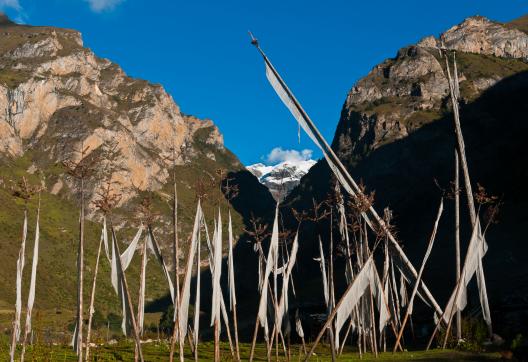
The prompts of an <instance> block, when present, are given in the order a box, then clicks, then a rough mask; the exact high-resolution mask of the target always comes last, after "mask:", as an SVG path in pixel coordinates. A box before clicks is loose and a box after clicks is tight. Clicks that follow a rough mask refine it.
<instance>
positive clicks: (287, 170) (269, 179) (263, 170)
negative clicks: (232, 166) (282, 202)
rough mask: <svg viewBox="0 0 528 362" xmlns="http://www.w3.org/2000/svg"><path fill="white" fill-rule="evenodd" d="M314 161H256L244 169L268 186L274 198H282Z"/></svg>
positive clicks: (297, 182)
mask: <svg viewBox="0 0 528 362" xmlns="http://www.w3.org/2000/svg"><path fill="white" fill-rule="evenodd" d="M315 163H316V161H314V160H286V161H283V162H280V163H278V164H276V165H273V166H269V165H265V164H263V163H256V164H254V165H250V166H247V167H246V169H247V170H248V171H249V172H251V173H252V174H253V175H255V177H257V178H258V179H259V181H260V183H262V184H263V185H265V186H266V187H268V189H269V190H270V191H271V194H272V195H273V197H275V199H283V198H284V197H285V196H286V195H288V193H289V192H290V191H291V190H292V189H293V188H294V187H295V186H297V185H298V184H299V182H300V181H301V178H302V177H303V176H304V175H306V174H307V173H308V171H309V170H310V168H311V167H312V166H313V165H315Z"/></svg>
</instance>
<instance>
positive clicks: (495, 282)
mask: <svg viewBox="0 0 528 362" xmlns="http://www.w3.org/2000/svg"><path fill="white" fill-rule="evenodd" d="M527 24H528V21H527V18H526V17H525V18H521V19H519V20H516V21H514V22H512V23H509V24H500V23H497V22H493V21H490V20H487V19H485V18H482V17H472V18H468V19H466V20H465V21H464V22H462V23H461V24H459V25H457V26H454V27H453V28H451V29H449V30H447V31H446V32H445V33H443V34H441V35H440V36H439V37H432V36H431V37H426V38H424V39H423V40H422V41H420V42H419V43H418V44H416V45H411V46H406V47H404V48H402V49H401V50H399V51H398V53H397V55H396V56H395V57H394V58H392V59H387V60H386V61H384V62H383V63H381V64H379V65H377V66H375V67H374V68H373V69H372V71H371V72H370V73H369V74H368V75H367V76H366V77H364V78H363V79H361V80H359V81H358V82H357V84H355V85H354V86H353V87H352V89H351V90H350V92H349V94H348V95H347V97H346V101H345V103H344V105H343V109H342V114H341V119H340V120H339V124H338V126H337V130H336V134H335V137H334V140H333V143H332V147H333V148H334V150H336V152H337V153H338V155H339V156H340V158H341V160H342V161H343V163H344V164H345V165H346V166H347V167H348V169H349V171H350V173H351V174H352V176H353V177H354V178H355V179H356V180H357V181H358V182H359V181H364V183H365V184H366V186H367V191H369V192H370V191H373V190H374V191H375V192H376V193H375V196H376V198H375V207H376V209H377V210H378V211H379V212H381V211H382V210H383V209H384V208H385V207H390V208H391V209H392V210H393V215H394V220H393V222H394V224H395V225H396V230H397V235H398V238H399V239H400V240H401V241H402V242H403V245H404V248H405V250H406V252H407V254H408V255H409V256H410V258H411V260H413V262H414V264H419V261H420V260H421V257H422V256H423V250H424V244H423V243H424V242H425V240H427V238H428V236H429V234H430V231H431V227H432V223H433V218H434V215H435V212H436V208H437V207H438V202H439V199H440V197H441V195H442V190H441V189H440V188H445V189H448V188H449V187H450V182H451V181H452V180H453V177H454V144H455V143H454V129H453V118H452V113H451V108H450V107H451V105H450V101H449V95H448V82H447V77H446V67H445V57H443V56H442V55H441V53H440V51H439V49H438V48H439V47H446V48H448V49H450V50H454V51H456V59H457V64H458V74H459V80H460V88H461V122H462V131H463V133H464V137H465V141H466V152H467V156H468V163H469V168H470V173H471V178H472V183H473V185H475V186H474V187H476V184H477V183H480V184H481V185H483V186H484V187H485V188H486V189H487V190H488V192H490V193H492V194H495V195H498V196H499V197H501V200H502V202H503V204H502V208H501V216H500V221H499V223H498V224H497V225H492V227H491V228H490V230H489V231H488V234H487V239H488V242H489V245H490V249H489V252H488V254H487V255H486V260H485V262H484V264H485V268H486V272H487V274H486V276H487V280H488V293H489V294H490V300H491V304H492V309H493V317H494V318H495V321H496V323H497V324H496V325H499V326H501V325H502V326H504V325H505V324H508V323H510V324H509V327H508V328H509V329H508V330H510V331H511V330H521V329H522V328H521V327H520V325H519V324H516V325H515V326H514V327H512V323H513V324H515V323H517V322H512V321H515V320H520V319H519V318H520V317H519V314H517V315H516V316H513V317H512V314H508V313H509V312H508V313H499V312H498V311H500V310H501V308H503V307H505V306H508V307H507V308H513V309H509V310H510V311H511V310H514V309H515V310H516V312H515V313H521V314H522V313H524V315H526V310H528V304H527V303H526V300H527V299H526V298H527V296H528V290H527V289H526V285H527V284H526V275H528V274H527V273H528V271H527V268H526V264H525V263H524V262H523V261H522V258H519V257H518V255H522V254H525V253H526V243H525V231H524V229H525V228H526V226H527V225H528V220H527V219H526V212H525V210H524V204H525V203H526V202H527V201H528V193H527V192H526V187H525V186H523V185H525V184H526V182H528V173H527V172H526V168H525V167H522V166H520V165H525V164H527V163H528V156H527V155H528V154H527V153H526V152H525V151H524V149H525V137H526V134H527V132H528V126H527V123H526V122H525V120H526V114H528V113H527V112H528V109H527V105H526V102H525V99H526V97H527V96H528V57H527V55H528V43H527V39H528V35H527V33H525V32H524V31H526V30H527V26H526V25H527ZM519 29H521V30H523V31H521V30H519ZM449 53H450V56H453V52H449ZM331 175H332V174H331V171H330V170H329V168H328V166H327V165H326V163H325V161H324V160H323V161H321V162H319V163H318V164H317V165H315V166H314V167H313V168H312V169H311V170H310V171H309V173H308V174H307V175H306V176H305V177H304V178H303V180H302V181H301V183H300V185H299V186H298V187H297V188H296V189H295V190H293V191H292V193H291V194H290V196H288V198H287V199H286V200H285V202H284V203H283V205H288V206H291V207H292V208H295V209H296V210H297V211H302V210H308V211H309V210H310V209H311V208H312V205H313V202H312V199H313V198H314V199H315V200H319V201H321V200H323V199H325V197H326V196H327V194H328V192H329V191H330V190H332V187H333V186H332V182H331V181H330V180H331V179H332V176H331ZM439 187H440V188H439ZM453 207H454V206H453V202H451V201H449V200H446V209H445V212H444V215H443V217H442V221H441V224H440V228H439V233H438V235H437V239H436V240H437V241H436V244H435V250H434V252H433V254H432V257H431V260H430V261H429V263H428V265H427V270H426V272H425V275H424V279H425V280H426V281H428V282H429V283H430V284H431V285H432V286H433V289H434V290H435V296H437V298H438V299H439V301H440V302H441V303H443V302H444V301H445V298H446V297H447V295H448V293H449V292H450V291H451V290H452V288H453V285H454V280H455V279H454V278H455V277H454V267H453V268H452V269H446V265H454V260H455V259H454V258H455V256H454V255H455V252H454V236H453V235H454V215H453ZM285 212H287V211H285ZM462 212H463V213H464V214H463V215H462V219H461V220H463V222H464V225H466V226H464V227H463V238H462V240H463V241H464V243H465V242H466V241H467V240H468V236H469V232H470V230H469V228H468V227H467V223H468V220H469V219H468V216H467V214H466V213H465V212H466V206H465V204H464V205H463V206H462ZM290 220H291V225H292V228H294V227H296V226H297V223H296V221H295V220H294V219H293V217H291V218H290ZM313 230H314V228H313V226H310V225H305V227H304V232H303V233H302V237H301V238H302V239H303V245H302V247H301V248H300V249H302V250H303V253H302V255H301V256H300V258H298V260H299V262H298V264H299V268H300V269H299V270H300V271H299V272H300V273H301V274H302V275H303V278H305V280H307V279H308V278H310V277H311V278H314V279H315V278H319V275H318V273H317V266H316V264H314V262H313V261H312V258H313V257H317V253H318V250H317V245H318V244H317V240H315V239H314V238H313V237H312V235H313ZM336 235H338V233H337V232H336ZM326 242H329V241H328V240H326ZM465 247H466V244H464V246H463V250H465ZM338 273H340V272H338ZM336 275H341V274H336ZM505 281H508V282H505ZM301 293H302V292H301ZM303 298H310V294H309V293H308V294H306V295H302V296H301V297H300V299H303ZM512 305H515V307H512ZM519 306H520V307H519ZM519 308H520V310H521V312H519ZM505 309H506V308H505ZM505 309H503V310H505ZM507 314H508V316H506V315H507ZM427 318H430V314H428V315H427ZM507 319H508V320H509V322H508V321H506V320H507ZM499 330H500V327H499ZM502 331H504V329H503V330H502Z"/></svg>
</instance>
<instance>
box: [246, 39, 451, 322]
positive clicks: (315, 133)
mask: <svg viewBox="0 0 528 362" xmlns="http://www.w3.org/2000/svg"><path fill="white" fill-rule="evenodd" d="M253 44H254V45H256V47H257V49H258V50H259V52H260V54H261V55H262V57H263V58H264V62H265V66H266V77H267V78H268V81H269V82H270V84H271V86H272V87H273V89H274V90H275V92H276V93H277V95H278V96H279V98H280V99H281V100H282V102H283V103H284V105H285V106H286V107H287V108H288V109H289V110H290V112H291V114H292V115H293V117H294V118H295V119H296V120H297V122H298V123H299V125H300V126H301V127H302V128H303V129H304V131H305V132H306V133H307V134H308V136H309V137H310V138H311V139H312V141H313V142H314V143H315V144H316V145H317V147H319V149H321V151H322V152H323V156H324V158H325V160H326V161H327V163H328V166H329V167H330V169H331V170H332V172H333V173H334V175H335V176H336V178H337V180H338V181H339V183H340V184H341V186H343V188H344V189H345V190H346V191H347V192H348V193H349V194H350V195H352V196H353V197H356V196H357V194H359V193H361V190H360V188H359V186H358V185H357V183H356V182H355V181H354V179H353V178H352V177H351V176H350V174H349V173H348V171H347V170H346V168H345V167H344V166H343V164H342V163H341V161H340V160H339V158H338V157H337V156H336V155H335V153H334V152H333V150H332V148H331V147H330V145H329V144H328V142H326V140H325V139H324V138H323V136H322V135H321V133H320V132H319V130H318V129H317V128H316V127H315V125H314V124H313V122H312V121H311V120H310V119H309V117H308V115H307V114H306V112H305V111H304V110H303V109H302V107H301V105H300V103H299V102H298V101H297V99H296V98H295V97H294V95H293V93H292V92H291V91H290V90H289V89H288V87H287V85H286V83H285V82H284V81H283V80H282V78H281V77H280V75H279V74H278V72H277V71H276V70H275V68H274V67H273V65H272V64H271V62H270V61H269V59H268V57H267V56H266V55H265V54H264V52H263V51H262V49H260V47H259V46H258V42H256V41H255V42H253ZM369 211H370V214H371V215H372V216H373V217H374V219H375V220H376V221H377V223H378V224H379V225H380V226H382V228H383V229H384V230H385V231H386V233H387V236H388V237H389V239H390V241H391V244H390V247H391V248H392V249H394V251H395V252H396V253H397V255H398V257H399V260H398V262H399V263H400V265H399V266H400V268H404V269H405V270H404V272H405V273H407V275H406V278H407V279H409V278H411V279H413V280H414V279H416V276H417V272H416V269H414V267H413V265H412V264H411V262H410V261H409V258H407V255H405V253H404V252H403V250H402V248H401V247H400V246H399V245H398V243H397V242H396V239H394V237H393V236H392V234H391V233H390V231H389V230H387V229H386V228H385V223H384V221H383V220H382V219H381V218H380V217H379V215H378V214H377V213H376V211H375V210H374V208H373V207H372V206H371V207H370V208H369ZM362 217H363V218H364V219H365V221H366V222H367V224H368V225H369V226H370V228H371V229H373V230H376V228H375V226H374V225H372V222H371V220H370V217H369V216H368V215H367V214H366V213H362ZM421 286H422V289H423V291H424V292H425V294H426V295H427V297H428V298H429V300H430V301H431V303H432V305H433V306H434V308H435V310H436V312H437V313H438V314H439V315H441V314H442V310H441V308H440V306H439V305H438V303H437V302H436V300H435V299H434V297H433V296H432V294H431V293H430V292H429V290H428V289H427V287H426V286H425V284H424V283H423V282H422V283H421Z"/></svg>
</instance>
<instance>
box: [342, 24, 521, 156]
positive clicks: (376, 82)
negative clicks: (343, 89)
mask: <svg viewBox="0 0 528 362" xmlns="http://www.w3.org/2000/svg"><path fill="white" fill-rule="evenodd" d="M439 48H447V49H452V50H455V51H457V58H458V59H457V61H458V70H459V80H460V83H461V89H462V100H463V102H469V101H471V100H473V99H475V98H476V97H478V96H479V95H480V94H482V92H484V91H485V90H486V89H488V88H489V87H491V86H493V85H494V84H496V83H497V81H499V80H501V79H504V78H506V77H508V76H511V75H513V74H515V73H518V72H520V71H523V70H526V69H528V66H527V63H526V60H527V59H528V35H527V34H526V33H524V32H522V31H520V30H517V29H512V28H510V27H508V26H506V25H503V24H499V23H495V22H492V21H490V20H488V19H486V18H483V17H472V18H468V19H466V20H465V21H464V22H462V23H461V24H459V25H457V26H454V27H452V28H451V29H449V30H447V31H446V32H445V33H443V34H441V35H440V36H439V37H438V38H435V37H434V36H429V37H426V38H424V39H422V40H421V41H420V42H419V43H418V44H416V45H411V46H408V47H405V48H402V49H401V50H400V51H398V54H397V55H396V57H395V58H393V59H387V60H386V61H384V62H383V63H381V64H379V65H377V66H376V67H374V68H373V69H372V71H371V72H370V73H369V74H368V75H367V76H366V77H365V78H363V79H361V80H360V81H358V83H357V84H356V85H354V87H353V88H352V89H351V90H350V92H349V94H348V96H347V98H346V101H345V104H344V106H343V110H342V114H341V120H340V122H339V125H338V129H337V132H336V136H335V139H334V143H333V147H334V148H336V149H337V150H338V151H339V153H340V154H341V156H342V157H344V158H345V159H348V160H350V161H351V162H357V161H358V160H359V159H361V158H362V157H364V156H365V155H368V154H369V153H370V152H372V151H373V150H375V149H377V148H379V147H380V146H382V145H384V144H387V143H390V142H393V141H395V140H397V139H401V138H404V137H406V136H408V135H409V134H410V133H412V132H414V131H415V130H417V129H419V128H420V127H422V126H423V125H424V124H427V123H429V122H431V121H434V120H435V119H438V118H440V117H441V115H442V113H443V112H444V111H445V110H446V105H447V102H446V97H447V95H448V90H449V89H448V82H447V76H446V74H445V59H444V58H443V57H442V55H441V53H440V50H439Z"/></svg>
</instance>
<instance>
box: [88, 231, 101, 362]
mask: <svg viewBox="0 0 528 362" xmlns="http://www.w3.org/2000/svg"><path fill="white" fill-rule="evenodd" d="M102 245H103V238H101V240H100V241H99V250H98V251H97V259H96V261H95V269H94V277H93V283H92V295H91V297H90V309H89V310H88V315H89V317H88V330H87V331H86V361H88V360H89V358H90V336H91V332H92V319H93V312H94V303H95V286H96V284H97V272H98V271H99V257H100V256H101V247H102Z"/></svg>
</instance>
